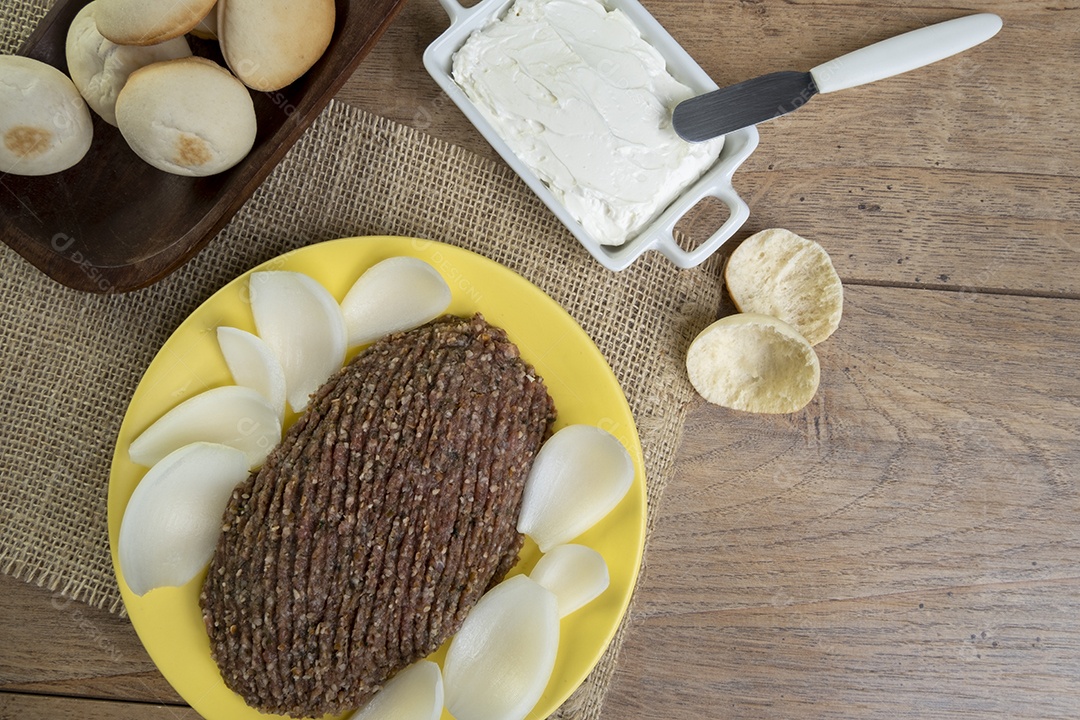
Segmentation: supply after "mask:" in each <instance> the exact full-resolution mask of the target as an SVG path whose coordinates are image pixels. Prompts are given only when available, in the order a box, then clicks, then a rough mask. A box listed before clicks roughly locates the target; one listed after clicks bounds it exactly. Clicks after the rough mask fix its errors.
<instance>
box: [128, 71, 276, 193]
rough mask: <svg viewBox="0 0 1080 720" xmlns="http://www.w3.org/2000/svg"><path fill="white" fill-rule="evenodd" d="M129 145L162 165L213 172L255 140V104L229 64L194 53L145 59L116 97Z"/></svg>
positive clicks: (168, 168) (193, 173) (185, 172)
mask: <svg viewBox="0 0 1080 720" xmlns="http://www.w3.org/2000/svg"><path fill="white" fill-rule="evenodd" d="M116 120H117V125H118V127H119V128H120V133H121V134H122V135H123V136H124V139H125V140H127V142H128V144H129V145H130V146H131V149H132V150H134V151H135V153H136V154H137V155H138V156H139V157H141V158H142V159H143V160H145V161H146V162H148V163H150V164H151V165H153V166H154V167H156V168H158V169H159V170H164V171H165V172H171V173H175V174H177V175H190V176H200V177H201V176H204V175H213V174H214V173H219V172H221V171H223V170H227V169H229V168H231V167H232V166H233V165H235V164H236V163H238V162H240V161H241V160H242V159H243V158H244V156H245V155H247V153H248V152H249V151H250V150H251V146H252V145H253V144H254V142H255V130H256V127H255V107H254V106H253V105H252V102H251V95H250V94H249V93H248V90H247V88H246V87H244V85H243V84H242V83H241V82H240V81H239V80H237V79H236V78H234V77H233V76H232V74H230V73H229V71H228V70H226V69H225V68H223V67H221V66H220V65H218V64H217V63H215V62H211V61H210V60H206V59H204V58H198V57H190V58H182V59H180V60H168V61H165V62H159V63H154V64H153V65H147V66H146V67H144V68H142V69H141V70H136V71H135V72H133V73H132V74H131V77H129V78H128V81H127V84H126V85H125V86H124V89H123V90H121V91H120V95H119V97H117V99H116Z"/></svg>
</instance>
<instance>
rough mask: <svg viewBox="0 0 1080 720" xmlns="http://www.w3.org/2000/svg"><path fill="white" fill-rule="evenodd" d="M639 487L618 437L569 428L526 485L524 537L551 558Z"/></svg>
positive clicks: (543, 451) (540, 458) (540, 456)
mask: <svg viewBox="0 0 1080 720" xmlns="http://www.w3.org/2000/svg"><path fill="white" fill-rule="evenodd" d="M633 481H634V463H633V461H632V460H631V459H630V453H628V452H627V451H626V448H624V447H623V445H622V443H621V442H619V440H618V439H617V438H616V437H615V436H614V435H612V434H611V433H609V432H607V431H605V430H601V429H600V428H598V427H594V426H592V425H568V426H567V427H565V428H563V429H562V430H560V431H559V432H557V433H555V434H554V435H552V436H551V438H550V439H548V441H547V442H546V443H544V445H543V447H541V448H540V452H538V453H537V454H536V460H535V461H534V462H533V466H532V470H531V471H530V472H529V478H528V480H526V482H525V492H524V496H523V498H522V503H521V515H520V516H519V517H518V525H517V529H518V532H521V533H525V534H526V535H528V536H529V537H531V538H532V539H533V540H535V541H536V544H537V545H539V546H540V551H541V552H547V551H548V550H550V549H551V548H553V547H555V546H556V545H560V544H562V543H565V542H568V541H570V540H573V539H574V538H576V537H577V536H578V535H580V534H581V533H583V532H585V531H586V530H588V529H589V528H591V527H592V526H593V525H595V524H596V523H597V522H599V521H600V519H601V518H603V517H604V516H605V515H607V514H608V513H609V512H611V510H612V508H614V507H615V506H616V505H618V504H619V501H620V500H622V499H623V497H624V496H625V495H626V492H627V491H628V490H629V489H630V485H631V483H632V482H633Z"/></svg>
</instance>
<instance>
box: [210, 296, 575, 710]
mask: <svg viewBox="0 0 1080 720" xmlns="http://www.w3.org/2000/svg"><path fill="white" fill-rule="evenodd" d="M554 415H555V409H554V406H553V404H552V401H551V398H550V397H549V396H548V393H547V389H546V388H545V386H544V383H543V381H542V380H541V379H540V378H539V377H538V376H537V375H536V373H535V372H534V370H533V369H532V368H531V367H530V366H529V365H527V364H526V363H525V362H524V361H523V360H522V359H521V358H520V357H519V354H518V350H517V348H516V347H515V346H514V345H513V344H512V343H511V342H510V341H509V340H508V339H507V337H506V334H505V332H503V331H502V330H501V329H499V328H496V327H494V326H492V325H489V324H488V323H487V322H485V321H484V319H483V318H482V317H481V316H480V315H476V316H474V317H473V318H471V319H462V318H458V317H452V316H446V317H443V318H440V319H438V320H436V321H434V322H431V323H429V324H427V325H425V326H423V327H420V328H417V329H416V330H412V331H409V332H404V333H398V334H395V335H391V336H389V337H387V338H385V339H383V340H381V341H379V342H377V343H376V344H374V345H372V346H371V347H370V348H369V349H368V350H366V351H364V352H363V353H361V354H360V355H358V356H357V358H356V359H355V360H353V361H352V362H351V363H349V364H348V365H346V366H345V367H344V368H343V369H342V370H341V371H340V372H338V373H337V374H336V375H334V376H333V377H332V378H331V379H330V380H329V381H327V383H326V384H325V385H323V386H322V387H321V388H320V389H319V390H318V391H317V392H316V393H315V395H314V396H313V398H312V401H311V404H310V405H309V408H308V410H307V411H306V412H305V413H304V414H303V415H302V416H301V417H300V418H299V419H298V420H297V421H296V423H295V424H294V425H293V426H292V427H291V428H290V429H289V430H288V432H287V433H286V434H285V437H284V438H283V440H282V442H281V444H280V445H279V446H278V447H277V448H276V449H275V450H274V451H273V452H272V453H271V454H270V456H269V457H268V458H267V460H266V463H265V465H264V466H263V467H262V468H261V469H260V470H259V471H258V472H256V473H253V474H252V475H251V476H250V477H249V478H248V480H247V481H246V482H244V483H242V484H241V485H239V486H238V487H237V488H236V490H235V491H234V492H233V494H232V497H231V499H230V501H229V505H228V507H227V509H226V511H225V516H224V518H223V521H222V529H223V531H222V533H221V536H220V537H219V539H218V543H217V548H216V550H215V553H214V558H213V561H212V562H211V565H210V570H209V574H208V576H207V578H206V583H205V584H204V586H203V589H202V594H201V596H200V605H201V607H202V613H203V621H204V622H205V624H206V630H207V633H208V634H209V635H210V646H211V651H212V653H213V657H214V660H215V661H216V662H217V664H218V667H219V668H220V669H221V675H222V677H223V679H224V681H225V684H226V685H228V686H229V687H230V688H232V689H233V690H234V691H235V692H237V693H239V694H240V695H241V696H243V698H244V700H245V701H246V702H247V703H248V704H249V705H251V706H252V707H255V708H257V709H259V710H262V711H266V712H272V713H278V714H287V715H292V716H294V717H315V716H320V715H323V714H325V713H339V712H343V711H345V710H350V709H353V708H356V707H359V706H360V705H362V704H363V703H364V702H365V701H366V700H367V698H369V697H370V696H371V694H372V693H373V692H375V691H376V690H377V689H378V688H379V687H380V686H381V685H382V684H383V683H384V682H385V681H386V680H387V679H388V678H389V677H390V676H391V675H393V674H394V673H395V672H396V671H397V670H399V669H401V668H403V667H406V666H407V665H409V664H411V663H413V662H414V661H416V660H418V659H420V658H422V657H425V656H426V655H428V654H430V653H431V652H432V651H434V650H435V649H436V648H438V647H439V645H440V644H441V643H442V642H443V641H444V640H445V639H446V638H447V637H449V636H450V635H452V634H453V633H454V632H456V631H457V629H458V627H459V626H460V624H461V622H462V620H464V618H465V615H466V614H467V613H468V612H469V610H470V609H471V608H472V606H473V605H474V604H475V603H476V601H477V600H478V599H479V597H480V595H481V594H482V593H483V592H484V591H485V590H486V589H487V588H488V587H490V586H491V585H494V584H495V583H497V582H498V581H499V580H501V579H502V577H503V576H504V575H505V574H506V572H507V571H508V570H509V569H510V568H511V567H512V566H513V565H514V564H515V562H516V561H517V555H518V552H519V550H520V549H521V545H522V540H523V538H522V536H521V535H520V534H518V532H517V530H516V528H515V526H516V524H517V517H518V512H519V510H520V505H521V496H522V488H523V485H524V482H525V478H526V476H527V474H528V471H529V468H530V467H531V466H532V462H533V458H534V457H535V455H536V452H537V450H538V449H539V448H540V444H541V443H542V442H543V440H544V439H545V438H546V437H547V435H548V434H549V433H550V430H551V424H552V422H553V420H554Z"/></svg>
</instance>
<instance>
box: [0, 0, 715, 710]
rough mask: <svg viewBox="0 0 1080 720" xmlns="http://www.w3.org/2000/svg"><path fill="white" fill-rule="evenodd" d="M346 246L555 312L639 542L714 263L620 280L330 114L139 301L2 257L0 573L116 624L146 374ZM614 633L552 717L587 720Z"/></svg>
mask: <svg viewBox="0 0 1080 720" xmlns="http://www.w3.org/2000/svg"><path fill="white" fill-rule="evenodd" d="M50 4H51V2H49V0H0V51H2V52H6V53H10V52H13V51H14V50H15V49H17V48H18V46H19V45H20V44H21V43H22V41H23V40H24V39H25V38H26V37H27V36H28V35H29V34H30V32H31V31H32V29H33V28H34V26H35V25H36V24H37V22H38V21H39V20H40V19H41V18H42V17H43V16H44V15H45V12H46V9H47V7H48V6H49V5H50ZM353 235H406V236H412V237H423V238H430V239H433V240H439V241H442V242H446V243H450V244H453V245H458V246H461V247H465V248H468V249H470V250H473V251H476V252H478V253H480V254H483V255H486V256H487V257H489V258H492V259H494V260H496V261H498V262H500V263H502V264H504V265H506V266H508V267H510V268H512V269H513V270H515V271H517V272H518V273H520V274H521V275H522V276H524V277H525V278H527V279H528V280H530V281H532V282H533V283H535V284H537V285H538V286H540V287H541V288H543V289H544V290H545V291H546V292H547V293H548V294H550V295H551V296H552V297H553V298H554V299H555V300H556V301H558V302H559V303H560V304H561V305H562V306H563V307H564V308H566V310H567V311H568V312H569V313H570V314H571V315H572V316H573V317H574V318H575V319H576V320H577V321H578V322H579V323H580V324H581V325H582V327H583V328H584V329H585V331H586V332H588V334H589V335H590V336H591V337H592V338H593V340H594V341H595V342H596V344H597V345H598V346H599V348H600V349H601V351H602V352H603V353H604V356H605V357H606V358H607V360H608V362H609V363H610V364H611V366H612V368H613V369H614V371H615V374H616V375H617V377H618V379H619V381H620V382H621V383H622V387H623V390H624V391H625V393H626V396H627V398H628V399H629V402H630V406H631V408H632V410H633V413H634V417H635V419H636V422H637V425H638V431H639V433H640V436H641V441H642V445H643V446H644V451H645V467H646V474H647V486H648V501H649V508H650V510H649V528H650V529H651V527H652V517H653V515H654V512H655V507H656V503H657V500H658V499H659V497H660V495H661V493H662V492H663V489H664V486H665V484H666V483H667V481H668V479H669V477H670V476H671V473H672V468H673V460H674V455H675V450H676V445H677V443H678V440H679V435H680V431H681V428H682V425H683V421H684V417H685V412H686V407H687V405H688V403H689V401H690V399H691V397H692V393H693V390H692V388H691V387H690V386H689V383H688V381H687V380H686V377H685V373H684V372H683V370H682V368H683V355H684V353H685V351H686V347H687V346H688V344H689V342H690V340H691V339H692V338H693V336H694V334H695V333H696V332H697V331H698V330H700V329H701V328H702V327H704V326H705V325H706V324H707V323H708V322H709V321H711V320H712V319H713V317H714V316H715V313H716V308H717V307H718V305H719V301H720V283H719V281H718V279H717V272H716V268H715V266H714V265H715V263H714V262H710V263H709V264H707V265H706V266H704V267H702V268H699V269H697V270H693V271H679V270H677V269H676V268H675V267H674V266H672V265H671V264H670V263H668V262H667V261H666V260H664V259H663V258H661V257H659V256H658V255H655V254H653V253H649V254H647V255H646V256H645V257H644V258H643V259H641V260H640V261H638V262H637V263H635V264H634V265H633V266H632V267H631V268H630V269H628V270H626V271H623V272H621V273H612V272H610V271H607V270H605V269H604V268H602V267H601V266H600V265H599V264H598V263H596V262H595V261H594V260H592V259H591V258H590V257H589V256H588V254H587V253H586V252H585V251H584V250H583V249H582V248H581V247H580V246H579V245H578V244H577V242H576V241H575V240H574V239H573V237H572V236H571V235H570V234H569V233H568V232H567V231H566V230H565V229H564V228H563V227H562V226H561V225H560V224H559V223H558V221H557V220H556V219H555V217H554V216H553V215H552V214H551V213H550V212H549V211H548V210H547V209H546V208H545V207H544V206H543V205H542V204H541V203H540V202H539V201H538V200H537V199H536V197H535V196H534V195H532V194H531V193H530V191H529V190H528V188H527V187H526V186H525V185H524V183H522V182H521V181H520V180H519V179H518V178H517V176H516V175H514V174H513V172H512V171H511V170H510V169H509V168H508V167H506V166H504V165H503V164H501V163H494V162H491V161H488V160H485V159H482V158H478V157H477V156H475V155H473V154H471V153H469V152H467V151H464V150H462V149H460V148H457V147H453V146H450V145H447V144H446V143H443V142H440V141H439V140H437V139H435V138H432V137H430V136H428V135H425V134H423V133H421V132H417V131H415V130H412V129H410V128H407V127H403V126H401V125H398V124H395V123H393V122H390V121H388V120H385V119H382V118H379V117H376V116H373V115H370V114H367V113H365V112H363V111H360V110H357V109H355V108H351V107H348V106H345V105H342V104H337V103H335V104H331V105H330V106H329V107H328V108H327V109H326V110H325V111H324V112H323V113H322V115H321V116H320V117H319V119H318V120H317V121H316V122H315V124H314V125H313V126H312V128H311V129H310V130H309V131H308V132H307V133H306V134H305V136H304V137H303V138H302V139H301V141H300V142H299V143H298V144H297V145H296V146H295V147H294V148H293V149H292V151H291V152H290V153H289V154H288V155H287V156H286V158H285V160H284V161H283V162H282V163H281V164H280V166H279V167H278V168H277V169H276V170H275V171H274V173H273V174H272V175H271V176H270V178H269V179H268V180H267V181H266V183H265V184H264V185H263V186H262V187H261V188H260V189H259V190H258V191H257V192H256V193H255V195H254V196H253V197H252V198H251V200H250V201H249V202H248V203H247V204H246V205H245V206H244V207H243V208H242V210H241V211H240V213H239V214H238V215H236V217H235V218H234V219H233V221H232V222H231V223H230V224H229V225H228V226H227V227H226V229H225V230H224V231H223V232H222V233H221V234H220V236H219V237H217V238H215V239H214V240H213V241H212V242H211V243H210V245H208V246H207V248H206V249H205V250H204V251H203V252H202V253H200V254H199V255H198V256H197V257H196V258H195V259H194V260H193V261H192V262H190V263H189V264H187V265H186V266H185V267H184V268H182V269H181V270H179V271H178V272H176V273H174V274H173V275H172V276H170V277H169V278H167V279H165V280H164V281H162V282H160V283H158V284H156V285H154V286H153V287H151V288H148V289H146V290H142V291H138V292H134V293H130V294H124V295H89V294H83V293H80V292H76V291H73V290H69V289H67V288H65V287H62V286H60V285H58V284H57V283H55V282H53V281H52V280H50V279H48V278H47V277H45V276H44V275H42V274H41V273H39V272H38V271H37V270H36V269H34V268H33V267H31V266H30V265H29V264H28V263H26V262H25V261H23V260H22V259H21V258H20V257H19V256H18V255H16V254H15V253H14V252H13V251H12V250H10V249H9V248H8V247H7V246H6V245H0V375H2V383H3V385H2V387H3V389H2V393H0V397H2V412H3V420H2V425H0V428H2V429H0V452H2V457H0V478H2V480H0V570H2V571H3V572H4V573H6V574H9V575H12V576H14V577H17V578H21V579H23V580H26V581H28V582H33V583H35V584H37V585H38V586H45V587H48V588H49V589H50V590H52V591H58V592H61V593H63V594H64V595H65V596H67V597H70V598H73V599H77V600H81V601H84V602H87V603H89V604H91V605H93V606H96V607H99V608H107V609H109V610H110V611H114V612H121V611H122V605H121V600H120V595H119V591H118V589H117V587H116V582H115V579H114V576H113V571H112V566H111V561H110V557H109V547H108V537H107V530H106V494H107V484H108V476H109V463H110V457H111V453H112V448H113V441H114V439H115V437H116V434H117V431H118V430H119V427H120V421H121V419H122V418H123V415H124V412H125V409H126V406H127V403H128V400H129V399H130V398H131V395H132V393H133V392H134V390H135V386H136V384H137V383H138V381H139V378H140V377H141V375H142V373H143V371H144V369H145V368H146V366H147V364H148V363H149V362H150V360H151V358H153V356H154V354H155V353H156V352H157V349H158V348H159V347H160V345H161V344H162V342H164V340H165V339H166V338H167V337H168V336H169V334H170V333H171V332H172V331H173V329H174V328H175V327H176V326H177V325H178V324H179V323H180V321H181V320H182V319H183V318H184V317H186V316H187V315H188V313H190V312H191V311H192V310H194V309H195V308H196V307H197V306H198V305H199V303H201V302H202V301H203V300H204V299H206V298H207V297H208V296H209V295H210V294H211V293H213V292H214V291H215V290H216V289H218V288H219V287H221V286H222V285H223V284H225V283H226V282H228V281H229V280H231V279H232V278H233V277H235V276H236V275H238V274H240V273H242V272H244V271H245V270H247V269H249V268H251V267H252V266H254V265H257V264H258V263H260V262H263V261H265V260H267V259H269V258H272V257H274V256H276V255H278V254H280V253H283V252H285V251H287V250H291V249H293V248H296V247H300V246H303V245H308V244H311V243H315V242H319V241H322V240H328V239H332V238H336V237H346V236H353ZM624 627H625V624H624ZM622 634H623V632H622V630H620V632H619V635H618V637H617V638H616V641H615V642H614V643H613V646H612V648H611V649H610V650H609V651H608V652H607V654H606V655H605V657H604V658H603V660H602V661H601V663H600V665H599V666H598V667H597V669H596V670H595V671H594V672H593V674H592V675H591V676H590V678H589V679H588V680H587V681H586V683H585V684H584V685H583V686H582V688H581V689H579V690H578V692H576V693H575V694H574V696H573V697H572V698H571V699H570V700H569V701H568V702H567V703H566V704H565V705H564V706H563V708H562V709H561V710H560V711H559V713H558V714H557V717H563V718H571V717H572V718H592V717H596V716H598V715H599V712H600V704H601V702H602V700H603V696H604V692H605V689H606V687H607V684H608V682H609V680H610V677H611V673H612V670H613V667H614V661H615V656H616V654H617V652H618V647H619V645H620V644H621V639H622Z"/></svg>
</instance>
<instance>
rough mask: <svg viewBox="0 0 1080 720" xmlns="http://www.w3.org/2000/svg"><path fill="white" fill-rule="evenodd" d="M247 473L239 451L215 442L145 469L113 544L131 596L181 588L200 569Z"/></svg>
mask: <svg viewBox="0 0 1080 720" xmlns="http://www.w3.org/2000/svg"><path fill="white" fill-rule="evenodd" d="M247 474H248V462H247V457H246V456H245V455H244V453H242V452H241V451H239V450H236V449H235V448H231V447H227V446H225V445H219V444H216V443H193V444H191V445H185V446H184V447H182V448H180V449H179V450H176V451H175V452H172V453H170V454H169V455H168V456H167V457H165V458H164V459H163V460H161V462H159V463H157V464H156V465H154V467H152V468H150V470H148V471H147V473H146V475H144V476H143V479H142V480H141V481H140V482H139V484H138V485H136V486H135V492H133V493H132V494H131V499H130V500H129V501H128V505H127V508H126V509H125V510H124V518H123V520H121V521H120V540H119V542H118V543H117V555H118V557H119V562H120V572H121V573H122V574H123V576H124V580H125V581H126V582H127V585H128V587H129V588H131V591H132V592H134V593H135V594H136V595H145V594H146V593H148V592H149V591H151V590H153V589H154V588H158V587H166V586H179V585H183V584H185V583H187V582H188V581H190V580H191V579H192V578H194V577H195V576H196V575H197V574H198V573H199V572H200V571H201V570H202V569H203V568H204V567H206V564H207V563H209V562H210V558H211V557H212V556H213V554H214V546H215V545H216V543H217V539H218V535H219V534H220V533H221V518H222V515H223V513H224V512H225V506H226V505H227V504H228V502H229V495H231V494H232V491H233V488H235V487H236V486H237V485H238V484H239V483H240V482H242V481H243V480H244V479H245V478H246V477H247Z"/></svg>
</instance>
